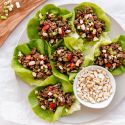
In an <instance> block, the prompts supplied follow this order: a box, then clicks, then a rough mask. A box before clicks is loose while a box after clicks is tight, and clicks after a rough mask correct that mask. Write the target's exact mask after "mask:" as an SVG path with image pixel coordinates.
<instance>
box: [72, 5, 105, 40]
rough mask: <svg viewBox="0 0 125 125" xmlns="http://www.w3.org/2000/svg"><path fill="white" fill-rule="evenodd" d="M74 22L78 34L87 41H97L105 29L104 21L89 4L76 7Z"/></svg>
mask: <svg viewBox="0 0 125 125" xmlns="http://www.w3.org/2000/svg"><path fill="white" fill-rule="evenodd" d="M74 24H75V27H76V29H77V32H78V33H79V35H80V36H81V37H82V38H86V39H87V40H89V41H97V40H98V38H99V37H100V35H101V33H102V32H103V31H104V30H105V22H104V21H102V20H100V19H99V18H98V17H97V15H96V14H95V13H94V11H93V9H92V8H91V7H89V6H86V7H85V8H84V9H77V11H76V15H75V21H74Z"/></svg>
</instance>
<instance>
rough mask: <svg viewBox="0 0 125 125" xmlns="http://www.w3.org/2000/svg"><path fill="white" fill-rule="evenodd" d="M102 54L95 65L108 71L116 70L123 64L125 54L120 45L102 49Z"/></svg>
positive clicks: (111, 45) (116, 44)
mask: <svg viewBox="0 0 125 125" xmlns="http://www.w3.org/2000/svg"><path fill="white" fill-rule="evenodd" d="M100 51H101V54H100V56H98V57H97V58H96V60H95V64H96V65H99V66H103V67H105V68H106V69H109V70H114V69H116V68H118V67H119V66H121V65H122V64H123V60H124V59H125V52H123V50H122V47H120V45H119V44H118V43H112V44H110V45H105V46H101V47H100Z"/></svg>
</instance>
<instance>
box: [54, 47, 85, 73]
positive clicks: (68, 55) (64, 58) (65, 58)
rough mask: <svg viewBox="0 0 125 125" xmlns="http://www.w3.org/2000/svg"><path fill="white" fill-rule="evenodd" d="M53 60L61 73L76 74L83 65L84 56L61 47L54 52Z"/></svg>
mask: <svg viewBox="0 0 125 125" xmlns="http://www.w3.org/2000/svg"><path fill="white" fill-rule="evenodd" d="M53 60H54V61H55V62H56V68H57V69H58V70H59V71H60V72H61V73H68V72H76V71H77V70H79V69H80V67H81V65H82V63H83V55H82V53H81V52H80V51H73V52H71V51H69V50H68V49H64V48H63V47H60V48H58V49H57V50H56V51H55V52H54V54H53Z"/></svg>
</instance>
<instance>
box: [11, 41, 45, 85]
mask: <svg viewBox="0 0 125 125" xmlns="http://www.w3.org/2000/svg"><path fill="white" fill-rule="evenodd" d="M33 48H36V49H37V51H38V52H39V53H40V54H47V52H46V51H45V42H44V41H43V40H41V39H37V40H31V41H30V42H29V43H24V44H21V45H17V47H16V48H15V50H14V54H13V58H12V63H11V65H12V68H13V69H14V71H15V73H16V74H17V76H19V77H20V78H21V79H22V80H23V81H24V82H26V83H27V84H29V85H39V84H41V83H42V82H43V79H39V80H38V79H34V78H33V76H32V71H31V70H29V69H27V68H25V67H23V66H22V65H21V64H20V63H19V62H18V54H19V52H21V53H22V54H24V55H28V54H30V52H31V50H32V49H33Z"/></svg>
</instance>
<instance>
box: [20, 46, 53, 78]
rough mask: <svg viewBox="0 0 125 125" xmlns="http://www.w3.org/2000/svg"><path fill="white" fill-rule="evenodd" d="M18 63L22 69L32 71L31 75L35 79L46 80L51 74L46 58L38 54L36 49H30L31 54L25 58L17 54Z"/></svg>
mask: <svg viewBox="0 0 125 125" xmlns="http://www.w3.org/2000/svg"><path fill="white" fill-rule="evenodd" d="M18 62H19V63H20V64H21V65H23V67H25V68H28V69H30V70H32V75H33V77H34V78H35V79H46V78H47V77H48V76H50V75H51V74H52V71H51V65H50V62H49V59H48V57H47V56H46V55H41V54H40V53H38V52H37V51H36V48H34V49H32V51H31V53H30V54H29V55H26V56H25V55H23V54H22V53H21V52H19V54H18Z"/></svg>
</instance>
